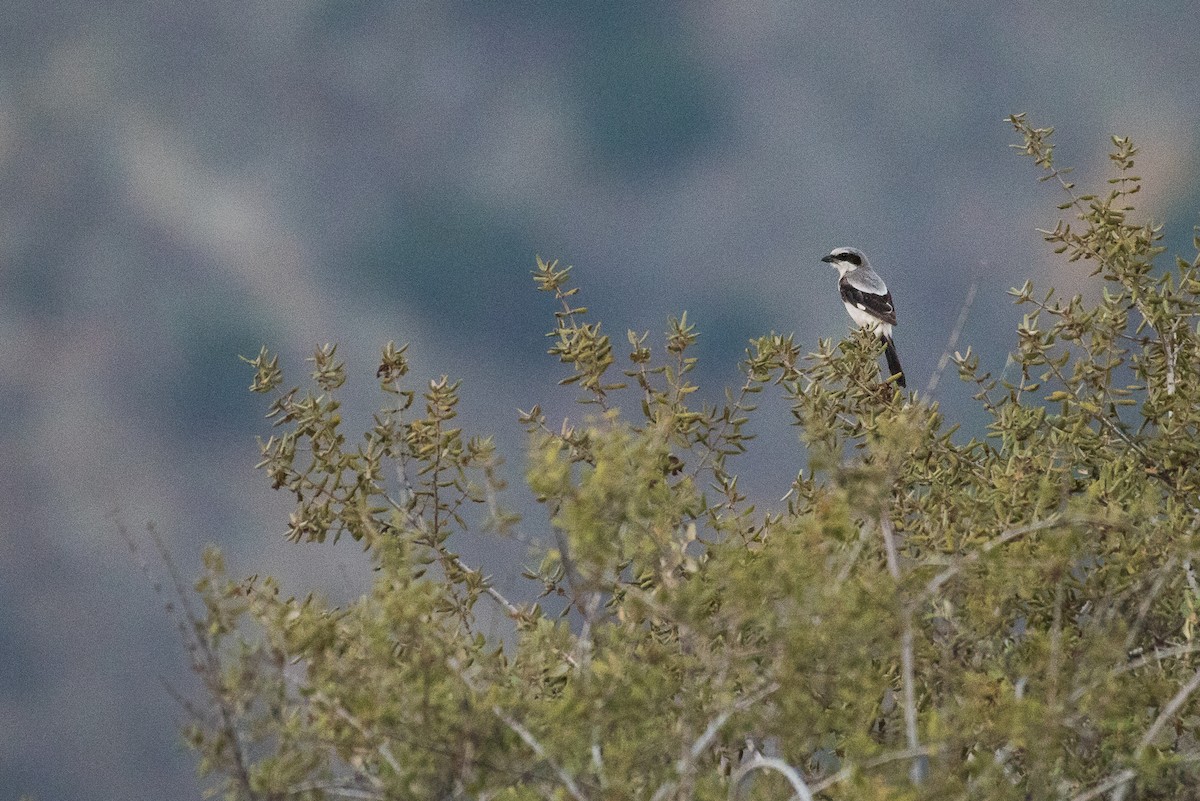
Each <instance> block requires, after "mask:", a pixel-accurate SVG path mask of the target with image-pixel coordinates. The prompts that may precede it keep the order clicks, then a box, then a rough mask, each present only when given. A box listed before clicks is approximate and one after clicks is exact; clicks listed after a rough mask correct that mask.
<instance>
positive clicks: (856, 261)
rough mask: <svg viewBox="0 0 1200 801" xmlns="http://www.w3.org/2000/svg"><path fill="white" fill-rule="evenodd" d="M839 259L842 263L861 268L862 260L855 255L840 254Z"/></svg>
mask: <svg viewBox="0 0 1200 801" xmlns="http://www.w3.org/2000/svg"><path fill="white" fill-rule="evenodd" d="M841 259H842V261H848V262H850V263H851V264H853V265H855V266H858V267H861V266H862V259H860V258H859V257H858V254H857V253H842V254H841Z"/></svg>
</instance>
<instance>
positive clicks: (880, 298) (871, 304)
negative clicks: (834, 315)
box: [838, 278, 896, 325]
mask: <svg viewBox="0 0 1200 801" xmlns="http://www.w3.org/2000/svg"><path fill="white" fill-rule="evenodd" d="M838 289H839V290H840V291H841V293H842V300H844V301H845V302H847V303H849V304H851V305H853V306H856V307H858V308H860V309H862V310H863V311H865V312H866V313H867V314H870V315H872V316H874V317H877V318H878V319H880V320H882V321H883V322H885V323H888V324H889V325H895V324H896V307H895V306H893V305H892V293H891V292H884V293H883V294H882V295H880V294H878V293H876V292H864V291H863V290H861V289H859V288H858V287H856V286H854V285H853V284H851V283H850V282H849V281H847V280H846V279H845V278H843V279H842V280H841V281H839V282H838Z"/></svg>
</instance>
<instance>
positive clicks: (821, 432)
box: [184, 115, 1200, 801]
mask: <svg viewBox="0 0 1200 801" xmlns="http://www.w3.org/2000/svg"><path fill="white" fill-rule="evenodd" d="M1010 122H1011V123H1012V125H1013V126H1014V128H1015V130H1016V131H1017V133H1018V134H1019V136H1020V139H1021V144H1020V145H1019V148H1020V149H1021V150H1023V151H1024V152H1025V153H1026V154H1028V155H1029V156H1030V157H1031V158H1032V159H1033V160H1034V161H1035V162H1036V164H1037V165H1038V166H1039V168H1040V169H1041V171H1042V177H1043V179H1044V180H1049V181H1052V182H1056V183H1058V184H1060V187H1061V189H1062V191H1063V192H1064V197H1065V198H1066V199H1065V201H1064V202H1063V204H1062V206H1060V208H1061V209H1062V211H1063V212H1064V215H1065V216H1066V217H1067V218H1069V219H1067V220H1064V221H1062V222H1059V223H1058V224H1057V225H1056V226H1055V227H1054V228H1053V229H1052V230H1048V231H1045V232H1044V235H1045V238H1046V240H1047V241H1048V242H1049V243H1051V245H1053V246H1054V248H1055V249H1056V251H1057V252H1058V253H1061V254H1062V256H1063V257H1064V258H1067V259H1070V260H1084V261H1086V262H1088V263H1089V264H1091V265H1093V267H1094V275H1095V276H1096V280H1097V282H1102V285H1103V292H1102V294H1101V295H1100V297H1099V300H1097V301H1095V302H1091V301H1088V300H1085V299H1084V298H1082V297H1078V296H1077V297H1073V298H1065V299H1064V298H1060V297H1058V296H1057V295H1056V294H1055V292H1054V291H1053V290H1039V289H1035V288H1034V287H1033V286H1032V285H1031V284H1026V285H1025V286H1023V287H1021V288H1019V289H1017V290H1014V291H1013V295H1014V297H1015V299H1016V301H1017V302H1018V303H1020V304H1023V305H1024V306H1026V307H1027V308H1028V310H1029V311H1028V313H1027V315H1026V316H1025V318H1024V320H1023V321H1022V323H1021V325H1020V327H1019V329H1018V331H1017V342H1016V349H1015V351H1014V352H1013V353H1012V354H1011V359H1012V360H1013V361H1014V362H1015V367H1014V369H1012V370H1010V371H1008V372H1009V373H1010V374H1012V375H1013V376H1014V379H1013V380H1011V381H1008V380H1002V379H1001V378H998V377H994V376H992V375H990V374H988V373H987V372H984V371H983V370H982V369H981V368H980V359H979V356H978V355H977V354H976V353H974V352H973V351H972V350H971V349H968V350H967V351H966V352H965V353H961V354H955V355H954V357H953V359H954V362H955V364H956V365H957V369H958V372H959V374H960V376H961V378H962V379H963V380H964V381H967V382H970V383H972V384H973V385H974V386H975V392H976V394H975V399H976V400H977V401H978V403H979V404H980V405H981V406H982V407H983V409H984V410H985V411H986V413H987V415H988V419H989V423H988V430H987V435H986V437H984V438H982V439H967V438H965V437H963V436H955V434H956V428H957V427H956V426H955V425H952V424H948V423H947V421H946V420H944V419H943V417H942V415H941V413H940V412H939V410H938V405H937V404H936V403H933V402H930V400H929V399H928V398H925V397H922V395H921V394H920V393H911V394H909V393H904V392H898V391H897V390H896V388H895V386H894V385H890V384H881V383H880V373H879V367H878V363H877V359H878V356H879V353H880V346H879V344H878V342H877V341H875V340H874V339H873V338H871V337H869V336H866V335H862V334H855V335H853V336H850V337H849V338H847V339H846V340H845V341H842V342H838V343H834V342H830V341H821V342H819V343H818V344H817V347H816V349H815V350H814V351H812V352H805V350H804V349H803V348H802V347H801V346H799V345H798V344H797V343H796V342H795V341H794V340H793V338H792V337H791V336H781V335H778V334H769V335H767V336H763V337H761V338H759V339H756V340H754V341H752V342H751V343H750V347H749V349H748V351H747V356H746V359H745V361H744V363H743V365H742V367H743V372H744V375H745V381H744V383H743V384H742V385H741V386H740V387H738V388H736V389H733V390H730V391H728V392H727V393H726V396H725V400H724V402H723V403H718V404H716V405H710V404H703V403H697V402H696V401H695V398H696V397H697V396H696V390H697V386H696V385H695V384H694V383H692V372H693V369H694V367H695V365H696V358H695V357H694V356H693V355H692V353H693V349H692V346H693V344H694V343H695V342H696V339H697V336H698V331H697V329H696V327H695V326H694V325H693V324H692V323H691V322H689V321H688V319H687V316H686V315H683V316H681V317H680V318H679V319H676V320H672V321H671V322H670V326H669V330H668V331H667V332H666V336H665V340H663V341H662V343H661V344H660V343H659V342H658V341H657V340H656V339H654V338H652V337H651V336H649V335H648V334H644V333H635V332H629V333H628V335H627V337H626V338H625V339H624V340H618V341H616V342H614V340H613V339H612V338H610V337H609V336H608V335H607V334H606V333H605V332H604V330H602V328H601V325H600V323H598V322H593V321H591V320H590V319H589V317H588V314H587V309H586V308H584V307H583V306H582V305H580V303H581V302H580V299H579V289H578V287H577V286H576V285H575V284H574V283H573V282H572V278H573V276H572V274H571V270H570V268H569V267H561V266H559V264H558V262H554V261H543V260H541V259H539V260H538V261H537V267H536V271H535V273H534V278H535V280H536V282H537V288H538V289H539V290H541V291H542V292H544V293H546V294H547V295H551V296H553V299H554V304H555V306H554V309H555V310H554V320H555V322H554V329H553V331H552V332H551V333H550V339H551V343H552V344H551V347H550V349H549V352H550V353H551V354H552V355H554V356H557V357H558V358H559V359H560V360H561V362H562V363H563V364H564V365H565V367H566V370H567V377H566V378H565V379H564V381H563V383H566V384H574V385H576V386H577V387H578V389H579V391H580V393H581V401H582V402H583V403H584V404H586V405H587V406H588V407H590V408H587V409H585V410H584V411H583V412H582V413H581V415H580V419H579V420H577V421H576V422H573V423H565V424H564V425H562V426H561V427H551V426H550V425H549V424H548V423H547V420H546V417H545V415H544V414H543V413H542V411H541V410H540V409H539V408H537V407H535V408H533V409H531V410H529V411H528V412H522V413H521V415H520V421H521V423H522V424H523V425H524V426H525V427H526V428H527V429H528V431H529V434H530V442H531V445H530V450H529V456H528V462H527V465H528V466H527V469H526V481H527V482H528V485H529V487H530V488H531V489H532V491H533V493H534V494H535V496H536V498H537V500H538V502H539V504H540V508H541V509H544V512H545V519H546V521H547V522H546V524H545V525H543V524H542V523H541V522H538V521H529V520H526V521H522V520H519V519H518V518H517V517H516V516H515V515H513V514H512V513H510V512H508V511H506V510H505V509H504V506H503V503H502V498H503V490H504V482H503V480H502V478H501V473H500V465H501V458H500V456H499V455H498V454H497V452H496V447H495V445H494V443H493V441H492V440H491V438H489V437H486V436H478V435H470V434H468V433H466V432H464V430H463V429H462V428H460V427H459V424H458V420H457V418H456V413H457V402H458V384H457V383H456V382H454V381H452V380H450V379H448V378H446V377H442V378H439V379H436V380H433V381H429V382H428V383H426V384H418V383H415V382H413V381H412V379H411V377H410V376H409V374H408V373H409V364H408V360H407V356H406V353H405V349H404V348H403V347H395V346H393V345H388V346H387V347H386V348H385V349H384V351H383V355H382V360H381V365H380V368H379V373H378V376H377V378H378V380H379V386H380V389H381V390H382V392H383V393H384V398H385V400H384V403H383V405H382V408H381V409H380V411H379V412H378V413H377V414H376V416H375V420H374V427H373V428H372V429H371V430H370V431H367V432H366V433H365V435H363V436H362V437H361V439H355V440H353V441H352V440H350V439H348V436H347V434H346V432H345V431H344V426H343V424H342V419H341V412H340V401H339V396H338V391H339V388H340V387H341V386H342V385H343V383H344V382H345V381H346V380H347V376H346V374H345V370H344V368H343V366H342V364H341V362H339V361H338V359H337V354H336V349H335V348H334V347H332V346H327V347H325V348H322V349H320V350H318V351H317V353H316V354H315V355H314V356H313V358H312V359H311V362H312V368H313V369H312V374H311V380H312V385H311V386H310V387H308V388H305V389H301V388H293V389H284V387H285V384H284V383H283V381H284V376H283V373H282V371H281V369H280V367H279V364H278V360H277V358H276V357H274V356H272V355H270V354H269V353H268V352H267V351H266V350H265V349H264V351H263V352H262V353H261V354H260V355H259V356H258V357H257V358H256V359H253V360H249V361H250V363H251V364H252V365H253V367H254V368H255V372H256V377H255V381H254V385H253V387H252V389H254V390H255V391H257V392H263V393H268V394H271V395H272V396H273V397H274V400H273V401H272V404H271V407H270V417H271V418H272V421H273V423H274V425H275V429H276V433H275V434H274V435H273V436H271V437H270V438H269V439H267V440H266V441H264V442H263V443H262V461H261V463H260V465H259V467H260V468H261V469H262V470H263V471H265V472H266V474H267V475H268V476H269V477H270V480H271V482H272V483H273V485H274V486H275V487H276V488H278V489H281V490H286V491H287V492H289V493H291V494H292V495H294V497H295V501H296V506H295V511H294V512H293V513H292V515H291V517H290V519H289V520H288V523H287V533H288V537H289V538H290V539H293V540H304V541H314V540H315V541H323V540H325V539H326V538H330V537H332V538H333V539H337V538H338V537H340V536H345V535H348V536H350V537H353V538H354V539H355V540H358V541H359V542H361V543H362V545H363V546H364V547H366V548H368V549H369V550H370V553H371V556H372V559H373V561H374V564H375V567H376V570H377V573H376V578H375V581H374V587H373V589H372V591H371V592H370V594H369V595H366V596H364V597H362V598H361V599H359V600H358V601H356V602H354V603H352V604H349V605H347V606H343V607H341V608H333V607H331V606H329V605H328V604H327V603H326V602H324V601H322V600H320V599H319V598H315V597H308V598H303V599H298V598H290V597H288V596H287V595H286V594H285V593H283V592H282V591H281V590H280V588H279V586H278V585H277V584H276V582H275V581H273V580H271V579H269V578H268V579H255V580H244V581H240V580H234V579H230V578H228V577H226V574H225V571H224V569H223V567H222V564H221V559H220V556H219V554H217V553H215V552H210V554H209V555H208V559H207V564H208V570H207V572H206V574H205V576H204V577H203V578H202V579H201V580H200V581H199V583H198V585H197V588H198V591H199V594H200V596H201V597H202V599H203V608H202V609H200V610H198V611H196V612H194V613H186V612H185V620H184V623H185V624H186V625H185V630H186V632H187V637H188V643H189V652H190V653H191V655H192V659H193V661H194V666H195V668H196V670H197V671H198V673H199V674H200V675H201V677H202V678H203V681H204V685H205V688H206V690H207V693H208V694H207V696H206V700H205V702H204V703H200V704H193V705H191V706H190V707H189V708H190V710H191V711H192V713H193V715H194V718H193V722H192V724H191V725H190V726H189V728H188V737H189V741H190V743H191V744H192V745H193V746H194V747H195V748H196V750H197V751H198V752H199V755H200V759H201V768H202V770H203V771H204V772H206V773H209V774H212V776H214V777H215V780H216V781H217V784H216V787H215V789H216V790H219V791H221V792H223V793H224V794H225V795H226V796H227V797H229V798H238V799H283V798H289V799H290V798H363V799H393V798H395V799H401V798H403V799H408V798H428V799H453V798H469V799H526V798H528V799H539V798H547V799H574V801H585V800H587V801H592V800H593V799H594V800H595V801H599V800H600V799H626V798H627V799H646V801H667V799H693V798H695V799H707V798H730V799H738V798H741V799H759V798H761V799H787V798H793V797H795V798H802V799H807V798H828V799H916V798H922V799H943V798H945V799H962V798H971V799H1050V798H1053V799H1073V801H1085V800H1086V799H1092V798H1099V797H1114V798H1141V799H1150V798H1164V799H1166V798H1180V797H1185V796H1186V794H1187V793H1188V792H1191V791H1190V790H1188V789H1187V788H1190V787H1191V786H1192V785H1193V783H1194V781H1195V777H1196V775H1197V763H1198V760H1200V741H1198V731H1197V730H1198V728H1200V717H1198V716H1197V705H1196V703H1195V700H1194V697H1193V695H1194V691H1195V690H1196V689H1197V687H1198V686H1200V670H1198V665H1200V662H1198V661H1197V657H1196V653H1197V651H1200V644H1197V643H1195V642H1194V636H1195V630H1196V619H1197V618H1196V615H1197V611H1196V610H1197V604H1198V602H1200V587H1198V586H1197V579H1196V575H1195V568H1194V555H1195V549H1196V532H1197V526H1198V524H1200V509H1198V507H1197V503H1198V501H1200V498H1198V491H1200V459H1198V458H1197V448H1198V447H1200V431H1198V430H1197V429H1198V428H1200V376H1198V375H1197V370H1198V366H1200V334H1198V333H1197V324H1196V323H1197V315H1198V314H1200V301H1198V297H1200V296H1198V294H1197V293H1198V291H1200V275H1198V274H1197V262H1196V261H1195V260H1193V261H1190V262H1189V261H1184V260H1175V261H1174V263H1173V264H1170V265H1167V266H1164V265H1163V264H1162V263H1161V262H1162V259H1160V258H1159V257H1160V256H1161V254H1162V251H1163V248H1162V247H1160V246H1159V244H1158V242H1159V241H1160V236H1161V234H1160V229H1159V228H1158V227H1157V226H1155V225H1153V224H1151V223H1145V222H1139V221H1138V219H1137V218H1136V217H1135V215H1134V213H1133V208H1132V206H1131V205H1130V204H1131V200H1132V198H1133V196H1134V195H1135V194H1136V193H1137V191H1138V188H1139V179H1138V178H1137V177H1136V176H1134V175H1133V174H1132V170H1133V163H1134V157H1135V155H1136V150H1135V148H1134V147H1133V145H1132V143H1131V142H1130V141H1129V140H1127V139H1122V138H1114V139H1113V151H1112V161H1113V168H1114V177H1113V178H1112V179H1111V180H1110V182H1109V187H1108V189H1107V191H1105V192H1101V193H1097V194H1081V193H1078V192H1077V191H1076V188H1075V187H1074V186H1073V185H1072V184H1071V182H1070V181H1069V180H1068V178H1067V175H1068V171H1067V170H1065V169H1062V168H1060V167H1058V166H1057V164H1056V162H1055V160H1054V152H1053V149H1052V147H1051V130H1050V129H1038V128H1034V127H1032V126H1031V125H1030V124H1029V123H1027V122H1026V120H1025V118H1024V117H1023V116H1020V115H1016V116H1014V117H1012V118H1011V119H1010ZM626 347H627V348H628V351H627V352H626V350H625V348H626ZM764 392H769V393H774V394H776V395H778V396H781V397H782V398H783V399H784V401H785V402H786V403H787V404H789V405H790V407H791V409H792V414H793V416H794V422H795V429H794V430H795V433H796V434H797V435H798V437H799V440H800V442H802V443H803V446H804V448H803V449H801V448H800V447H798V448H797V464H800V462H801V459H802V458H804V459H805V460H806V461H805V464H804V467H803V469H801V470H800V471H799V473H798V474H797V476H796V477H795V480H794V481H793V482H792V484H791V491H790V492H789V493H788V496H787V498H786V503H780V504H779V508H774V509H769V510H763V509H756V508H755V507H754V506H753V505H752V504H751V503H750V501H749V500H748V496H749V495H751V493H749V492H748V491H746V490H745V489H743V488H742V487H741V486H739V482H738V477H737V474H736V473H735V472H734V470H735V465H736V457H737V456H739V455H740V454H742V453H743V452H745V451H746V450H747V449H748V448H751V447H752V446H753V441H752V440H753V437H752V434H751V423H752V420H753V415H754V411H755V403H756V402H757V400H758V398H759V396H760V395H761V394H762V393H764ZM760 433H761V432H760ZM781 434H782V432H775V433H773V434H772V435H773V436H779V435H781ZM804 454H806V456H804ZM467 530H486V531H491V532H494V534H495V535H496V536H501V537H525V536H528V534H527V533H526V532H528V533H536V534H538V535H539V536H541V535H544V536H542V537H541V539H533V538H531V539H530V540H529V542H531V543H532V544H531V553H532V555H533V556H532V562H531V567H530V569H529V570H528V572H527V573H526V574H525V575H526V579H527V580H528V581H529V582H531V584H532V586H533V587H535V588H536V590H537V591H538V592H539V593H540V594H541V596H542V598H543V599H547V600H545V601H544V605H543V603H517V602H515V601H513V600H511V599H510V598H508V597H506V596H505V595H504V594H503V593H502V592H500V591H499V590H498V589H497V588H496V587H495V586H494V584H493V581H492V579H491V578H490V577H489V575H488V574H487V572H486V569H485V568H484V566H481V565H474V564H470V563H469V562H468V561H467V559H465V558H464V557H463V556H461V555H460V554H459V551H458V546H457V545H456V542H457V538H458V537H459V536H460V535H461V534H462V532H464V531H467ZM538 542H540V543H541V544H536V543H538ZM531 595H532V593H531ZM484 607H487V610H486V614H485V609H484ZM497 614H498V615H500V616H501V617H502V618H503V619H506V620H509V621H510V622H511V626H510V629H509V632H508V633H507V634H501V635H500V636H498V637H497V636H489V633H490V632H493V631H494V630H495V627H494V626H493V625H490V624H491V623H492V622H494V620H495V619H496V615H497Z"/></svg>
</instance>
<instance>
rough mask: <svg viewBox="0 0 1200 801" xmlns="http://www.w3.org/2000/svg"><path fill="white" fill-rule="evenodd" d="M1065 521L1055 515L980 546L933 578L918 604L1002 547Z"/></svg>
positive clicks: (1010, 531)
mask: <svg viewBox="0 0 1200 801" xmlns="http://www.w3.org/2000/svg"><path fill="white" fill-rule="evenodd" d="M1063 520H1064V519H1063V516H1062V515H1061V514H1053V515H1051V516H1050V517H1047V518H1045V519H1044V520H1038V521H1037V522H1034V523H1029V524H1028V525H1024V526H1018V527H1017V528H1010V529H1009V530H1008V531H1005V532H1003V533H1002V534H1000V535H999V536H998V537H996V538H995V539H991V540H988V541H987V542H986V543H984V544H983V545H982V546H980V548H979V549H978V550H975V551H972V552H971V553H969V554H966V555H965V556H963V557H962V558H961V559H959V560H958V561H957V562H956V563H954V564H952V565H950V567H948V568H946V569H945V570H943V571H942V572H941V573H938V574H937V575H936V576H934V577H933V578H931V579H930V580H929V582H928V583H927V584H926V585H925V591H924V592H923V593H921V597H920V598H918V599H917V600H918V602H920V601H925V600H928V599H929V598H932V597H933V596H934V595H935V594H936V593H937V591H938V590H939V589H941V587H942V585H943V584H945V583H946V582H947V581H949V580H950V579H952V578H954V577H955V576H957V575H958V574H959V573H961V572H962V570H963V568H965V567H967V566H968V565H971V564H974V563H975V562H978V561H979V560H980V559H982V558H983V557H984V556H986V555H988V554H989V553H991V552H992V551H994V550H995V549H996V548H999V547H1000V546H1001V545H1005V544H1007V543H1010V542H1012V541H1013V540H1016V539H1020V538H1021V537H1024V536H1025V535H1026V534H1032V533H1033V532H1035V531H1041V530H1043V529H1047V528H1053V527H1054V526H1057V525H1059V524H1060V523H1062V522H1063Z"/></svg>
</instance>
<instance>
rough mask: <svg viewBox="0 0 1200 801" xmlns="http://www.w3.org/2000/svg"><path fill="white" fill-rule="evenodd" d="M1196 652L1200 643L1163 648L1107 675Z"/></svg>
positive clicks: (1081, 691) (1075, 696)
mask: <svg viewBox="0 0 1200 801" xmlns="http://www.w3.org/2000/svg"><path fill="white" fill-rule="evenodd" d="M1195 653H1200V643H1196V644H1192V645H1178V646H1176V647H1174V648H1162V649H1159V650H1157V651H1154V652H1152V653H1149V654H1146V655H1145V656H1142V657H1138V658H1137V659H1133V660H1131V661H1129V662H1126V663H1125V664H1123V665H1120V666H1118V667H1115V668H1113V669H1112V670H1111V671H1109V672H1108V674H1107V675H1108V676H1109V677H1115V676H1120V675H1121V674H1123V673H1130V672H1132V671H1134V670H1140V669H1142V668H1144V667H1147V666H1149V665H1152V664H1154V663H1155V662H1162V661H1164V660H1167V659H1174V658H1176V657H1180V656H1187V655H1188V654H1195ZM1098 684H1099V682H1092V683H1090V684H1088V685H1087V686H1085V687H1080V688H1078V689H1076V690H1074V691H1073V692H1072V693H1071V694H1070V695H1069V696H1068V697H1067V701H1068V702H1070V703H1075V702H1076V701H1078V700H1079V699H1080V698H1082V697H1083V696H1084V695H1086V694H1087V692H1088V690H1091V689H1094V688H1095V687H1096V686H1097V685H1098Z"/></svg>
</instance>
